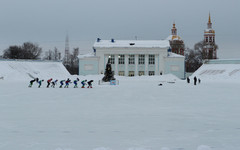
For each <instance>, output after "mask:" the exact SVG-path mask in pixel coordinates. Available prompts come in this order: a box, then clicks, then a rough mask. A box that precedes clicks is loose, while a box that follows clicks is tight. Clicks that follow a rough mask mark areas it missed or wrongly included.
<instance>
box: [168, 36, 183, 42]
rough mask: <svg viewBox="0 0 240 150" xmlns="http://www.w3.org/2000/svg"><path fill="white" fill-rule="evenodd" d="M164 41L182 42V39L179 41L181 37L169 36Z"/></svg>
mask: <svg viewBox="0 0 240 150" xmlns="http://www.w3.org/2000/svg"><path fill="white" fill-rule="evenodd" d="M166 40H168V41H170V40H171V41H172V40H180V41H182V39H181V37H180V36H178V35H169V36H168V37H167V38H166Z"/></svg>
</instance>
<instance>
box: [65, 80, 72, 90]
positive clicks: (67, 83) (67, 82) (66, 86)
mask: <svg viewBox="0 0 240 150" xmlns="http://www.w3.org/2000/svg"><path fill="white" fill-rule="evenodd" d="M69 83H72V82H71V80H70V79H69V78H68V79H67V81H66V82H65V84H66V85H65V86H64V88H68V86H69Z"/></svg>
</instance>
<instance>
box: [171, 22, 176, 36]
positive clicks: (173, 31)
mask: <svg viewBox="0 0 240 150" xmlns="http://www.w3.org/2000/svg"><path fill="white" fill-rule="evenodd" d="M172 35H173V36H175V35H177V28H176V27H175V21H174V22H173V27H172Z"/></svg>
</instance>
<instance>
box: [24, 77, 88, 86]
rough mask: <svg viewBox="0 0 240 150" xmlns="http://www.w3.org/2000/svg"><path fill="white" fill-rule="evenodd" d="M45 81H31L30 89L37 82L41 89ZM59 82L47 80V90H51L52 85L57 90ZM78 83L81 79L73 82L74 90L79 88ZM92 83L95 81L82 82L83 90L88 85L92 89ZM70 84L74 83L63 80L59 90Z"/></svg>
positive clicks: (36, 79)
mask: <svg viewBox="0 0 240 150" xmlns="http://www.w3.org/2000/svg"><path fill="white" fill-rule="evenodd" d="M43 81H44V80H39V79H38V78H35V79H33V80H31V81H30V84H29V86H28V87H32V85H33V83H34V82H36V83H38V88H40V87H41V85H42V82H43ZM57 82H58V80H57V79H56V80H53V79H52V78H50V79H48V80H47V88H49V86H50V85H51V87H52V88H55V86H56V85H57ZM78 82H79V78H77V79H76V80H74V81H73V84H74V87H73V88H78ZM92 82H93V80H89V81H87V80H83V81H81V84H82V86H81V88H85V85H87V84H88V87H87V88H92ZM64 83H65V86H64ZM70 83H72V82H71V80H70V79H69V78H68V79H67V80H61V81H60V86H59V88H62V87H64V88H68V87H69V84H70Z"/></svg>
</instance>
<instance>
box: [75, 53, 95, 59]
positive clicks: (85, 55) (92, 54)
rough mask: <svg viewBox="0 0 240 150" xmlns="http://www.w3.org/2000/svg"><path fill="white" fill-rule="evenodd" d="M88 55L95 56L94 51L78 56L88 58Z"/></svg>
mask: <svg viewBox="0 0 240 150" xmlns="http://www.w3.org/2000/svg"><path fill="white" fill-rule="evenodd" d="M87 57H95V55H94V53H88V54H80V55H78V58H87Z"/></svg>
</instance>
